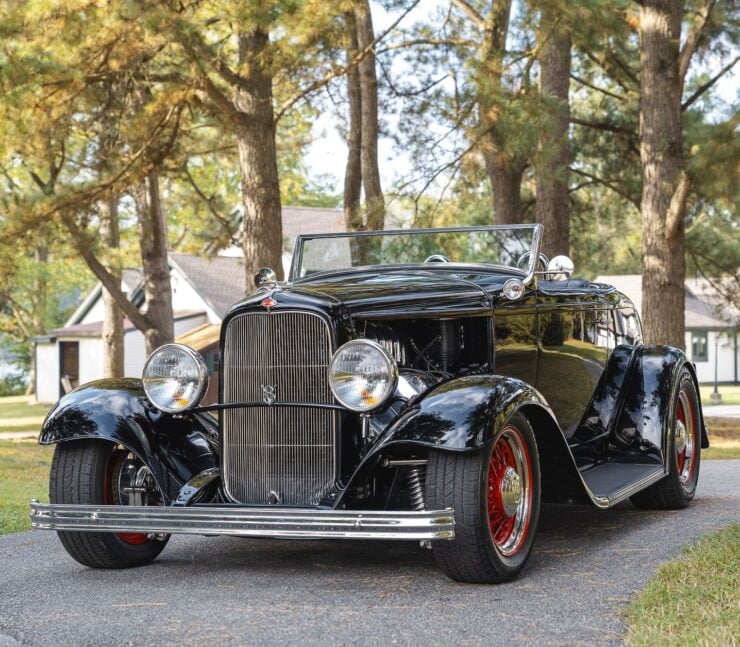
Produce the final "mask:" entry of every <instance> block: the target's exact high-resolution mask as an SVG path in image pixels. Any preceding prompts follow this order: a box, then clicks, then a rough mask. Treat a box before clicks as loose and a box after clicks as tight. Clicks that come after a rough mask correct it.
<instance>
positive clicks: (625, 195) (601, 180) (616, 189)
mask: <svg viewBox="0 0 740 647" xmlns="http://www.w3.org/2000/svg"><path fill="white" fill-rule="evenodd" d="M569 170H570V172H571V173H575V174H576V175H580V176H581V177H585V178H588V179H589V180H593V181H594V182H596V183H597V184H602V185H603V186H605V187H606V188H608V189H611V190H612V191H614V193H616V194H617V195H619V196H621V197H622V198H624V199H625V200H627V202H629V203H630V204H633V205H634V206H635V207H636V208H637V209H638V210H639V209H640V201H639V200H635V199H634V198H633V197H632V196H630V195H629V194H628V193H627V192H626V191H623V190H622V189H620V188H619V187H618V186H617V185H616V184H614V183H612V182H609V181H608V180H605V179H604V178H600V177H598V176H597V175H592V174H591V173H587V172H586V171H582V170H580V169H577V168H574V167H572V166H571V167H570V169H569Z"/></svg>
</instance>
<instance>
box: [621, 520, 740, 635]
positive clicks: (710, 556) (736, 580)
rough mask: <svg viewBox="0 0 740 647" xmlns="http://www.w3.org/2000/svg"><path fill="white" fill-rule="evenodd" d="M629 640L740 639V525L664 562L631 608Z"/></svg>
mask: <svg viewBox="0 0 740 647" xmlns="http://www.w3.org/2000/svg"><path fill="white" fill-rule="evenodd" d="M626 619H627V622H628V624H629V630H628V633H627V644H628V645H630V646H631V647H639V646H641V645H707V646H709V645H737V644H738V642H740V524H733V525H732V526H730V527H729V528H725V529H724V530H721V531H719V532H715V533H713V534H711V535H709V536H708V537H704V538H703V539H701V540H699V541H698V542H697V543H695V544H694V545H692V546H691V547H689V548H687V549H685V550H684V552H683V554H682V555H681V556H680V557H678V558H676V559H674V560H672V561H670V562H668V563H667V564H664V565H663V566H661V567H660V569H659V570H658V574H657V575H656V576H655V577H654V578H653V579H652V580H651V581H650V582H649V583H648V585H647V587H646V588H645V590H644V591H643V592H642V593H641V594H640V595H639V597H638V598H637V599H636V600H634V601H633V602H632V604H630V606H629V607H628V609H627V612H626Z"/></svg>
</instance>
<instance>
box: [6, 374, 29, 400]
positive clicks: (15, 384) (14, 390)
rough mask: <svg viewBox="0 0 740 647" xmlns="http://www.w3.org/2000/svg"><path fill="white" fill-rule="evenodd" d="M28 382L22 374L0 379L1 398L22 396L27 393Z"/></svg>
mask: <svg viewBox="0 0 740 647" xmlns="http://www.w3.org/2000/svg"><path fill="white" fill-rule="evenodd" d="M26 382H27V380H26V377H25V376H24V375H23V374H22V373H14V374H11V375H5V376H4V377H2V378H0V398H4V397H6V396H9V395H22V394H23V393H24V392H25V391H26Z"/></svg>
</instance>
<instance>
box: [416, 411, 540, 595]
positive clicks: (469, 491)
mask: <svg viewBox="0 0 740 647" xmlns="http://www.w3.org/2000/svg"><path fill="white" fill-rule="evenodd" d="M426 501H427V508H428V509H429V510H442V509H445V508H453V509H454V511H455V538H454V539H453V540H451V541H443V540H440V541H435V542H432V550H433V552H434V556H435V559H436V560H437V563H438V564H439V566H440V567H441V568H442V570H444V572H445V573H446V574H447V575H448V576H449V577H450V578H451V579H453V580H456V581H458V582H469V583H479V584H496V583H499V582H506V581H508V580H511V579H513V578H514V577H516V575H517V574H518V573H519V571H521V570H522V568H523V567H524V564H525V563H526V562H527V559H528V558H529V554H530V552H531V550H532V544H533V543H534V537H535V533H536V531H537V521H538V519H539V513H540V466H539V457H538V454H537V444H536V442H535V437H534V432H533V431H532V427H531V425H530V424H529V421H528V420H527V419H526V418H525V417H524V416H523V415H521V414H518V413H517V414H514V415H513V416H512V417H511V418H509V419H508V420H507V421H506V422H505V423H504V425H503V426H502V427H501V429H500V430H499V432H498V433H497V434H496V437H495V438H494V440H493V442H492V443H491V444H490V445H489V446H488V447H486V448H485V449H483V450H482V451H480V452H476V453H473V454H469V453H465V454H461V453H455V452H442V451H432V452H430V454H429V462H428V464H427V477H426Z"/></svg>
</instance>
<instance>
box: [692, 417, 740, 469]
mask: <svg viewBox="0 0 740 647" xmlns="http://www.w3.org/2000/svg"><path fill="white" fill-rule="evenodd" d="M705 422H706V423H707V431H708V433H709V449H703V450H702V452H701V457H702V459H703V460H707V459H712V458H740V420H738V419H737V418H707V419H706V421H705Z"/></svg>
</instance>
